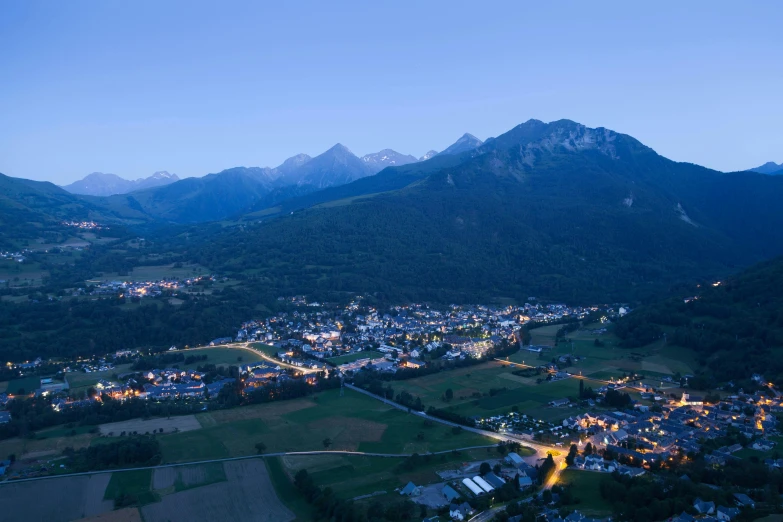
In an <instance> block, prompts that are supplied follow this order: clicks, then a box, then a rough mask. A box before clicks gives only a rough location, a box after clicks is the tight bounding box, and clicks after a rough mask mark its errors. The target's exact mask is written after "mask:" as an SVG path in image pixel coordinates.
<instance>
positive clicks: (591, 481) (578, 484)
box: [560, 469, 612, 516]
mask: <svg viewBox="0 0 783 522" xmlns="http://www.w3.org/2000/svg"><path fill="white" fill-rule="evenodd" d="M604 480H612V477H611V476H609V475H607V474H605V473H597V472H593V471H581V470H571V469H567V470H565V471H563V473H562V474H561V475H560V484H561V485H563V486H569V487H571V490H572V491H573V493H574V497H575V498H578V499H579V501H580V502H579V504H577V505H576V506H575V508H576V509H578V510H579V511H580V512H581V513H582V514H584V515H586V516H606V515H609V514H611V512H612V509H611V506H610V505H609V504H608V503H607V502H606V501H605V500H604V499H603V498H602V497H601V491H600V487H601V482H602V481H604Z"/></svg>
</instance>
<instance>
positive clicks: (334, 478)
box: [275, 449, 500, 502]
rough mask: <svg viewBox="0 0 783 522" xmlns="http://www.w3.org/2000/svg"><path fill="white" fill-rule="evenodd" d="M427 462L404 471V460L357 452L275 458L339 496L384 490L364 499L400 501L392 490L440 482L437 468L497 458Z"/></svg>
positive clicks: (475, 455) (480, 454) (481, 455)
mask: <svg viewBox="0 0 783 522" xmlns="http://www.w3.org/2000/svg"><path fill="white" fill-rule="evenodd" d="M425 458H427V459H428V461H426V462H424V463H423V464H422V465H420V466H418V467H416V468H415V469H413V470H410V471H408V470H403V469H401V468H400V465H401V464H402V463H403V462H404V460H403V459H397V458H383V457H364V456H358V455H307V456H286V457H281V458H279V459H275V460H276V461H277V462H278V463H279V465H280V466H281V467H282V468H283V470H284V471H287V475H288V476H293V475H294V474H295V473H296V472H297V471H299V470H300V469H306V470H307V472H308V473H309V474H310V476H311V477H312V478H313V480H314V481H315V482H316V483H317V484H318V485H319V486H321V487H324V488H325V487H329V488H331V489H332V491H334V492H335V494H337V495H338V496H339V497H340V498H344V499H353V498H355V497H359V496H362V495H368V494H371V493H376V492H381V491H385V492H386V493H385V494H383V495H378V496H373V497H372V498H371V499H369V500H367V501H366V502H372V501H381V502H384V501H395V500H399V498H400V497H399V493H396V492H395V491H394V490H395V489H396V488H400V487H402V486H405V484H407V483H408V482H413V483H415V484H417V485H426V484H433V483H437V482H442V480H443V479H441V478H440V477H439V476H438V475H437V474H436V471H439V470H454V469H458V468H460V467H461V466H462V465H463V464H465V463H467V462H481V461H492V460H497V459H499V458H500V455H499V454H498V453H497V452H496V451H495V450H494V449H490V450H489V451H487V450H485V449H475V450H468V451H461V452H459V453H455V454H452V453H447V454H443V455H433V456H431V457H425Z"/></svg>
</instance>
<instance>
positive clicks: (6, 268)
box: [0, 259, 49, 299]
mask: <svg viewBox="0 0 783 522" xmlns="http://www.w3.org/2000/svg"><path fill="white" fill-rule="evenodd" d="M46 277H49V272H48V271H47V270H44V269H42V268H41V267H40V265H39V264H37V263H19V262H17V261H14V260H13V259H0V280H2V281H7V282H8V286H9V287H11V288H15V287H20V286H40V285H41V283H42V280H43V279H44V278H46ZM3 284H5V283H3ZM25 299H27V297H25Z"/></svg>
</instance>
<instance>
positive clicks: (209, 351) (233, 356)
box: [175, 346, 263, 370]
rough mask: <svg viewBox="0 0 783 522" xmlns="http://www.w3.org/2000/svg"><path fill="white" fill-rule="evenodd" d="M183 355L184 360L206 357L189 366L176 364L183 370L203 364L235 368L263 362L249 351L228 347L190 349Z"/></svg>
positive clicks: (258, 356)
mask: <svg viewBox="0 0 783 522" xmlns="http://www.w3.org/2000/svg"><path fill="white" fill-rule="evenodd" d="M183 353H184V354H185V357H186V358H187V357H188V356H190V355H195V356H202V355H206V356H207V360H206V361H198V362H195V363H191V364H184V363H178V364H176V365H175V366H178V367H179V368H182V369H185V370H191V369H195V368H196V367H197V366H203V365H205V364H214V365H215V366H230V365H234V366H237V365H240V364H248V363H252V362H257V361H261V360H263V359H262V358H261V356H260V355H258V354H257V353H255V352H253V351H251V350H245V349H242V348H233V347H228V346H215V347H211V348H190V349H188V350H184V351H183Z"/></svg>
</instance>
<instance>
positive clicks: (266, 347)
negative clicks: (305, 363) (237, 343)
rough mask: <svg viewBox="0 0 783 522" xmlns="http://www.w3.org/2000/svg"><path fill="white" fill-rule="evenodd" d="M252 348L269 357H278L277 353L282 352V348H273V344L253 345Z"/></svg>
mask: <svg viewBox="0 0 783 522" xmlns="http://www.w3.org/2000/svg"><path fill="white" fill-rule="evenodd" d="M250 346H252V347H253V348H255V349H256V350H258V351H259V352H262V353H265V354H267V355H269V356H273V355H277V352H279V351H280V348H277V347H275V346H272V345H271V344H264V343H251V344H250Z"/></svg>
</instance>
